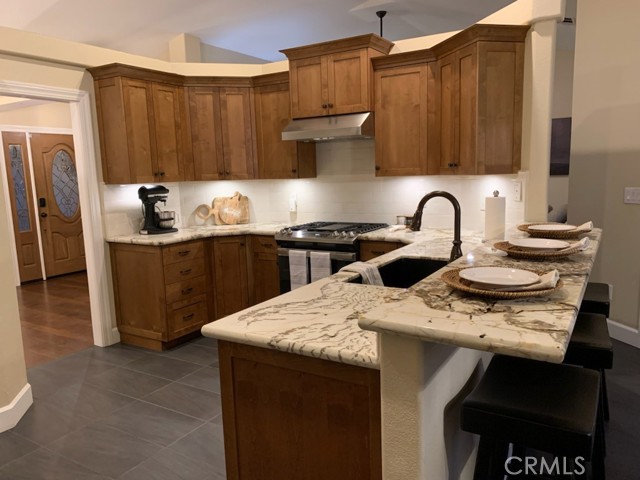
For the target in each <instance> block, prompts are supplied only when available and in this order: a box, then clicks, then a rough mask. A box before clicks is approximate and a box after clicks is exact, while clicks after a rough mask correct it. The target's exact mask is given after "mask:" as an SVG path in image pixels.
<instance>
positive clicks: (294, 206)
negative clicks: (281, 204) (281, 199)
mask: <svg viewBox="0 0 640 480" xmlns="http://www.w3.org/2000/svg"><path fill="white" fill-rule="evenodd" d="M297 211H298V201H297V200H296V196H295V195H291V196H290V197H289V212H291V213H296V212H297Z"/></svg>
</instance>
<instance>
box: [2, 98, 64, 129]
mask: <svg viewBox="0 0 640 480" xmlns="http://www.w3.org/2000/svg"><path fill="white" fill-rule="evenodd" d="M23 105H24V106H23ZM10 107H14V108H10ZM18 107H20V108H18ZM0 125H14V126H29V127H47V128H71V111H70V110H69V105H68V104H67V103H61V102H40V101H34V100H28V101H25V102H21V103H19V104H16V105H7V106H6V108H4V109H0Z"/></svg>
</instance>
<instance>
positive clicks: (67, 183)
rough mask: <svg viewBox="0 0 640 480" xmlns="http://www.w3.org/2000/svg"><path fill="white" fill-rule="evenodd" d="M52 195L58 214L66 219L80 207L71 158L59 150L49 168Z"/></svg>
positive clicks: (74, 168) (74, 170)
mask: <svg viewBox="0 0 640 480" xmlns="http://www.w3.org/2000/svg"><path fill="white" fill-rule="evenodd" d="M51 177H52V185H53V195H54V197H55V199H56V204H57V205H58V208H59V209H60V213H62V215H64V216H65V217H67V218H71V217H73V216H75V214H76V213H77V212H78V208H79V206H80V195H79V193H78V175H77V173H76V166H75V164H74V163H73V160H72V159H71V156H70V155H69V154H68V153H67V152H66V151H64V150H60V151H59V152H58V153H56V156H55V157H54V158H53V165H52V167H51Z"/></svg>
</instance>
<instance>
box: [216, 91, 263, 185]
mask: <svg viewBox="0 0 640 480" xmlns="http://www.w3.org/2000/svg"><path fill="white" fill-rule="evenodd" d="M220 123H221V130H222V151H223V158H224V178H225V179H227V180H246V179H250V178H255V170H254V163H255V156H254V151H253V123H254V122H253V117H252V107H251V91H250V89H249V88H241V87H238V88H233V87H230V88H221V89H220Z"/></svg>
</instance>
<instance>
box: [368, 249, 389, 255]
mask: <svg viewBox="0 0 640 480" xmlns="http://www.w3.org/2000/svg"><path fill="white" fill-rule="evenodd" d="M371 253H373V254H374V255H384V254H385V253H387V252H385V251H384V250H371Z"/></svg>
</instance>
